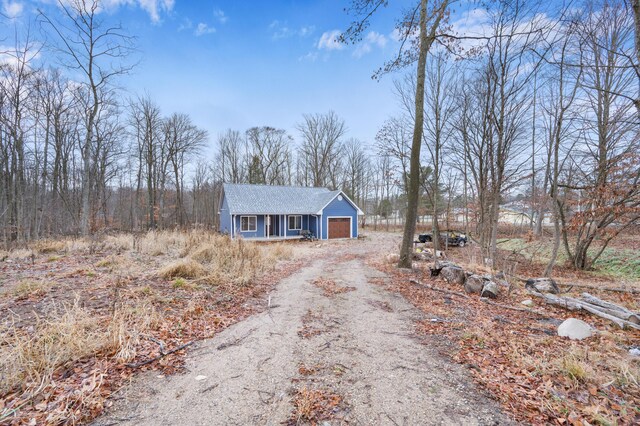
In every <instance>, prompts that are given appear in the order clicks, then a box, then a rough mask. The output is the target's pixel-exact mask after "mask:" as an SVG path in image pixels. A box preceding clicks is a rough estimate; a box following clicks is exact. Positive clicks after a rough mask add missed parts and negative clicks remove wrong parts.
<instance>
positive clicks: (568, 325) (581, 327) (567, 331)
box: [558, 318, 593, 340]
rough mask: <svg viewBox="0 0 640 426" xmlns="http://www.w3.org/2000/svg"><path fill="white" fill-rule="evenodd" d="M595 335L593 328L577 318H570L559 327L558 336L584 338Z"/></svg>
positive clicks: (574, 338)
mask: <svg viewBox="0 0 640 426" xmlns="http://www.w3.org/2000/svg"><path fill="white" fill-rule="evenodd" d="M592 335H593V328H591V326H590V325H589V324H587V323H586V322H584V321H582V320H579V319H577V318H569V319H567V320H565V321H564V322H563V323H562V324H560V326H559V327H558V336H561V337H568V338H569V339H572V340H582V339H586V338H587V337H591V336H592Z"/></svg>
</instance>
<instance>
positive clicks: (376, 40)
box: [353, 31, 387, 58]
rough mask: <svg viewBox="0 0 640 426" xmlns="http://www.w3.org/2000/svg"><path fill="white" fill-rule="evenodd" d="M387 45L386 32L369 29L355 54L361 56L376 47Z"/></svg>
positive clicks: (381, 47) (357, 56)
mask: <svg viewBox="0 0 640 426" xmlns="http://www.w3.org/2000/svg"><path fill="white" fill-rule="evenodd" d="M386 45H387V37H385V35H384V34H380V33H377V32H375V31H369V33H368V34H367V36H366V37H365V38H364V40H363V41H362V42H361V43H360V44H359V45H358V47H357V48H356V50H355V51H354V52H353V56H354V57H356V58H361V57H362V56H364V55H366V54H367V53H369V52H371V50H372V49H373V48H374V47H379V48H380V49H383V48H384V47H385V46H386Z"/></svg>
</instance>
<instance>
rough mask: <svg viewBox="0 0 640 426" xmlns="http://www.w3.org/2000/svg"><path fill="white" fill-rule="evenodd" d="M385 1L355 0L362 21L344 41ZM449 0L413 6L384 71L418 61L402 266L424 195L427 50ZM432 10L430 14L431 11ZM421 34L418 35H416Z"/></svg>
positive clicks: (357, 34)
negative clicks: (422, 166) (395, 52)
mask: <svg viewBox="0 0 640 426" xmlns="http://www.w3.org/2000/svg"><path fill="white" fill-rule="evenodd" d="M386 5H387V1H384V0H354V1H353V3H352V11H353V12H354V13H355V15H356V16H358V17H359V20H358V21H356V22H354V23H352V24H351V26H350V27H349V29H348V30H347V31H346V32H345V34H344V35H343V36H342V40H350V41H353V42H355V41H359V40H360V39H361V38H362V34H363V32H364V31H365V30H366V28H367V27H368V24H369V22H370V19H371V16H372V15H373V14H374V13H375V12H376V11H377V10H378V9H379V8H381V7H383V6H386ZM448 6H449V0H442V1H440V2H436V4H435V5H434V6H433V7H432V9H431V10H429V8H428V1H427V0H421V1H420V3H419V5H417V6H416V7H415V8H413V9H411V10H410V11H409V12H408V13H407V14H406V16H404V17H403V19H402V20H401V24H400V28H399V29H400V34H401V36H402V37H401V39H402V41H401V46H402V47H401V48H400V50H399V52H398V56H397V57H396V59H394V60H393V61H390V62H389V63H387V64H386V65H385V66H384V67H383V68H382V69H381V70H380V72H390V71H393V70H396V69H399V68H403V67H406V66H408V65H411V64H414V63H417V80H416V93H415V121H414V127H413V140H412V144H411V158H410V162H409V164H410V168H409V185H408V189H409V190H408V191H407V214H406V218H405V225H404V233H403V237H402V246H401V248H400V261H399V262H398V266H399V267H403V268H410V267H411V248H412V246H413V239H414V234H415V228H416V220H417V212H418V202H419V196H420V147H421V145H422V134H423V126H424V85H425V67H426V61H427V53H428V52H429V50H430V48H431V46H432V45H433V43H434V42H435V40H436V33H437V31H438V29H439V27H440V23H441V22H442V20H443V18H444V17H445V15H446V12H447V8H448ZM428 11H429V12H430V13H429V14H428V13H427V12H428ZM416 35H417V37H416ZM411 40H415V42H414V46H413V47H414V48H413V49H404V46H405V43H411Z"/></svg>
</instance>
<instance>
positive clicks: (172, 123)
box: [162, 113, 208, 226]
mask: <svg viewBox="0 0 640 426" xmlns="http://www.w3.org/2000/svg"><path fill="white" fill-rule="evenodd" d="M162 130H163V134H164V141H165V146H166V150H167V151H166V155H167V158H168V160H169V162H170V164H171V167H172V169H173V170H172V171H173V179H174V184H175V191H176V212H175V216H176V222H177V224H178V225H179V226H183V225H185V224H186V220H187V217H186V216H187V215H186V210H185V205H184V170H185V164H186V163H187V162H188V161H189V160H190V159H191V158H192V157H193V156H194V155H195V154H197V153H198V152H199V151H200V149H202V147H203V146H204V143H205V142H206V141H207V138H208V135H207V132H206V131H205V130H202V129H200V128H198V127H197V126H195V125H194V124H193V123H192V122H191V118H189V116H188V115H186V114H177V113H174V114H172V115H171V117H169V118H168V119H166V120H165V121H164V124H163V129H162Z"/></svg>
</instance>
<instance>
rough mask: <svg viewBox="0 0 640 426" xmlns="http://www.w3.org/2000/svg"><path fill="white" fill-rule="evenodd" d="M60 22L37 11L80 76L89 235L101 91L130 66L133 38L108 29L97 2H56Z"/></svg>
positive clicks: (84, 223) (84, 220)
mask: <svg viewBox="0 0 640 426" xmlns="http://www.w3.org/2000/svg"><path fill="white" fill-rule="evenodd" d="M58 6H59V8H60V10H61V11H62V19H60V20H57V19H54V18H50V17H49V16H47V15H46V14H45V13H44V12H42V11H40V16H41V17H42V20H43V23H44V24H46V25H48V26H49V27H50V28H51V29H53V32H54V33H55V34H56V35H57V36H58V46H59V51H60V52H61V53H62V54H63V55H64V57H65V58H66V61H65V65H66V66H67V67H69V68H70V69H73V70H75V71H77V72H78V73H79V75H81V76H82V80H81V81H80V83H81V84H82V85H83V87H84V90H82V91H78V93H79V94H80V95H81V98H80V99H79V101H80V102H81V103H82V105H83V107H84V109H85V116H84V119H85V121H84V129H83V130H84V137H83V138H82V142H81V146H80V150H81V152H82V163H83V173H82V210H81V218H80V229H81V232H82V234H84V235H88V234H89V233H90V225H91V224H90V223H89V218H90V215H91V198H90V196H91V169H92V165H91V152H92V149H94V145H95V125H96V120H97V118H98V116H99V113H100V109H101V108H102V107H103V100H104V99H105V98H104V96H105V95H104V92H108V91H112V90H114V85H113V84H114V80H115V79H117V78H118V77H119V76H121V75H123V74H125V73H127V72H128V71H129V70H130V69H131V66H127V65H124V64H123V61H124V59H125V58H126V57H127V56H128V55H129V53H130V52H131V49H132V41H133V39H132V38H131V37H130V36H128V35H127V34H126V33H125V32H124V31H123V29H122V27H121V26H119V25H118V26H113V27H112V26H108V25H106V24H105V23H104V21H103V20H102V19H100V18H99V17H98V13H99V11H100V1H99V0H71V1H62V0H58Z"/></svg>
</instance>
